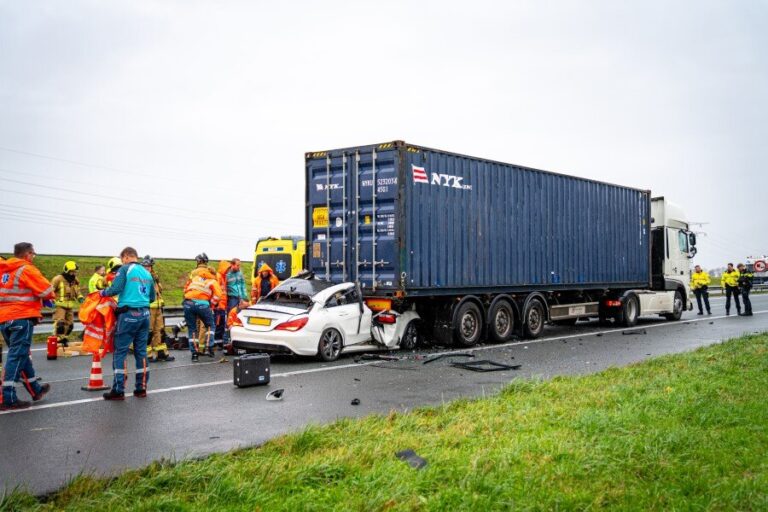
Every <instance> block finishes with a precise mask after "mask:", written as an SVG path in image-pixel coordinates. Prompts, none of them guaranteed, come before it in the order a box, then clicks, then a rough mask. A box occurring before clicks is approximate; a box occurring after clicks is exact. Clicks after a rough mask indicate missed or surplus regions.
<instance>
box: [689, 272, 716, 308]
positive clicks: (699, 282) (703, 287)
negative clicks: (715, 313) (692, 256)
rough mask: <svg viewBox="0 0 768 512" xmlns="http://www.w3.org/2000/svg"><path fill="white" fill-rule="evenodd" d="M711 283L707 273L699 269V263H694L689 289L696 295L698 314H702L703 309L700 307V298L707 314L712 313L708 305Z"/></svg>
mask: <svg viewBox="0 0 768 512" xmlns="http://www.w3.org/2000/svg"><path fill="white" fill-rule="evenodd" d="M711 283H712V279H711V278H710V277H709V274H708V273H707V272H705V271H703V270H702V269H701V265H696V266H695V267H694V268H693V274H691V290H693V294H694V295H695V296H696V304H697V305H698V306H699V313H698V314H699V315H703V314H704V309H703V308H702V307H701V301H702V299H703V300H704V305H705V306H706V308H707V314H708V315H711V314H712V311H711V309H710V307H709V285H710V284H711Z"/></svg>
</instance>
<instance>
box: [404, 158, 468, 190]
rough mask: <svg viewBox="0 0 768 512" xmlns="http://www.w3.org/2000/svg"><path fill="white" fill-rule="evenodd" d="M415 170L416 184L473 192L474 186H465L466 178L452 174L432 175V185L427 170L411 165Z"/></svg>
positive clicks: (414, 179) (434, 173)
mask: <svg viewBox="0 0 768 512" xmlns="http://www.w3.org/2000/svg"><path fill="white" fill-rule="evenodd" d="M411 169H412V170H413V182H414V183H426V184H427V185H440V186H441V187H450V188H458V189H461V190H472V185H464V184H463V183H462V181H463V180H464V178H462V177H460V176H453V175H451V174H438V173H436V172H433V173H432V182H431V183H430V181H429V179H428V178H427V170H426V169H425V168H424V167H418V166H415V165H413V164H411Z"/></svg>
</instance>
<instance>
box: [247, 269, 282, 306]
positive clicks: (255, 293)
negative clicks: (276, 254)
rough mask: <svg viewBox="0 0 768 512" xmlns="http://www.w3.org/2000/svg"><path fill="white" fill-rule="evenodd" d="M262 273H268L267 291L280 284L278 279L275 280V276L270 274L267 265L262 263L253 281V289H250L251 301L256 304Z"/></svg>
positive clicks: (259, 296)
mask: <svg viewBox="0 0 768 512" xmlns="http://www.w3.org/2000/svg"><path fill="white" fill-rule="evenodd" d="M262 272H269V289H270V290H274V289H275V286H277V285H279V284H280V279H278V278H277V276H276V275H275V274H274V272H272V267H270V266H269V265H267V264H266V263H262V264H261V266H260V267H259V272H258V275H257V276H256V279H254V280H253V288H251V301H252V302H256V301H257V300H259V299H260V298H261V281H262V277H261V273H262Z"/></svg>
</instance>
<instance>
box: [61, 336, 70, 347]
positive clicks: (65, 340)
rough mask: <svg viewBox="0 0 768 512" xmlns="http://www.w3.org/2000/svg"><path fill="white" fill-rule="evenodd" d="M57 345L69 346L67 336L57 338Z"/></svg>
mask: <svg viewBox="0 0 768 512" xmlns="http://www.w3.org/2000/svg"><path fill="white" fill-rule="evenodd" d="M59 345H61V346H62V347H64V348H67V347H69V340H68V339H67V338H59Z"/></svg>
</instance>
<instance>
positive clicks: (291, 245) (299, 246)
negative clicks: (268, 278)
mask: <svg viewBox="0 0 768 512" xmlns="http://www.w3.org/2000/svg"><path fill="white" fill-rule="evenodd" d="M306 253H307V244H306V243H305V241H304V237H303V236H283V237H280V238H274V237H266V238H259V240H258V241H257V242H256V251H255V253H254V256H253V261H254V265H253V275H252V276H251V279H256V274H257V272H258V269H259V267H261V265H262V264H263V263H266V264H267V265H269V266H270V267H272V271H273V272H274V273H275V275H276V276H277V278H278V279H280V281H285V280H286V279H288V278H289V277H291V276H295V275H296V274H298V273H299V272H301V271H302V269H304V268H305V266H304V265H305V263H304V259H305V257H306Z"/></svg>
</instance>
